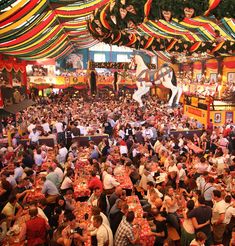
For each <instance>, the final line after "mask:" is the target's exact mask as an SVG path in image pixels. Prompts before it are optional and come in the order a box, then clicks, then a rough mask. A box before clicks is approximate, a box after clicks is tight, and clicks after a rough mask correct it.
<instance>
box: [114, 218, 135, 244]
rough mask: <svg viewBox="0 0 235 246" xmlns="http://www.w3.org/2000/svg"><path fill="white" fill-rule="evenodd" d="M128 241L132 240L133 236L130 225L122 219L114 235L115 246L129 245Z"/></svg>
mask: <svg viewBox="0 0 235 246" xmlns="http://www.w3.org/2000/svg"><path fill="white" fill-rule="evenodd" d="M130 240H134V234H133V230H132V225H131V224H130V223H129V222H127V221H126V219H123V220H122V221H121V223H120V225H119V226H118V229H117V232H116V234H115V243H114V245H115V246H127V245H130Z"/></svg>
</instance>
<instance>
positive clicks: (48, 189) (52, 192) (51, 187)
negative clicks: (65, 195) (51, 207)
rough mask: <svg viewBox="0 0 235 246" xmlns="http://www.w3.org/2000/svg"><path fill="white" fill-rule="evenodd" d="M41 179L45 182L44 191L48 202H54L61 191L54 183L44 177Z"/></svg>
mask: <svg viewBox="0 0 235 246" xmlns="http://www.w3.org/2000/svg"><path fill="white" fill-rule="evenodd" d="M41 181H42V183H43V187H42V193H43V194H44V195H45V196H46V198H47V202H48V203H54V202H55V201H56V199H57V197H58V196H59V191H58V189H57V187H56V186H55V184H54V183H52V182H51V181H50V180H48V179H46V177H42V178H41Z"/></svg>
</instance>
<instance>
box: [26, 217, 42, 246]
mask: <svg viewBox="0 0 235 246" xmlns="http://www.w3.org/2000/svg"><path fill="white" fill-rule="evenodd" d="M26 238H27V240H28V244H27V245H28V246H36V245H38V244H43V243H45V242H46V221H45V219H43V218H41V217H35V218H33V219H31V220H29V221H27V222H26Z"/></svg>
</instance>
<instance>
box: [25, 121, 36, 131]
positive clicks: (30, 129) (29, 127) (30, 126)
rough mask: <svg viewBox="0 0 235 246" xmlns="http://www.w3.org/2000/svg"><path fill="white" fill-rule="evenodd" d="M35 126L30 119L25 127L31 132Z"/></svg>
mask: <svg viewBox="0 0 235 246" xmlns="http://www.w3.org/2000/svg"><path fill="white" fill-rule="evenodd" d="M35 127H36V125H35V124H34V122H33V121H32V122H31V123H30V125H29V126H28V127H27V130H28V132H29V133H31V132H32V131H33V129H34V128H35Z"/></svg>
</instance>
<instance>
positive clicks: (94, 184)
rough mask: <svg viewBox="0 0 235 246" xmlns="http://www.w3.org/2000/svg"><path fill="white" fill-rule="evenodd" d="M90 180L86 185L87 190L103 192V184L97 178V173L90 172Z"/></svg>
mask: <svg viewBox="0 0 235 246" xmlns="http://www.w3.org/2000/svg"><path fill="white" fill-rule="evenodd" d="M91 177H92V178H91V180H90V181H89V183H88V188H89V189H90V190H91V191H93V190H94V189H95V188H97V187H98V188H100V190H101V191H102V190H103V184H102V181H101V180H100V179H99V178H98V177H97V173H96V171H95V170H93V171H92V172H91Z"/></svg>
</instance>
